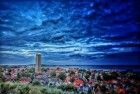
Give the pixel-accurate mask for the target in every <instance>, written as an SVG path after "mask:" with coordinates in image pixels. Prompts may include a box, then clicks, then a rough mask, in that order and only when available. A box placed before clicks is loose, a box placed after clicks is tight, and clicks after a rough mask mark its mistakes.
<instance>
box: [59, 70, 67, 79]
mask: <svg viewBox="0 0 140 94" xmlns="http://www.w3.org/2000/svg"><path fill="white" fill-rule="evenodd" d="M58 78H59V79H61V80H62V81H64V80H65V78H66V74H65V73H64V72H61V73H60V74H59V75H58Z"/></svg>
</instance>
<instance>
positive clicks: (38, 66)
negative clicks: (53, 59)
mask: <svg viewBox="0 0 140 94" xmlns="http://www.w3.org/2000/svg"><path fill="white" fill-rule="evenodd" d="M35 73H41V54H40V53H36V65H35Z"/></svg>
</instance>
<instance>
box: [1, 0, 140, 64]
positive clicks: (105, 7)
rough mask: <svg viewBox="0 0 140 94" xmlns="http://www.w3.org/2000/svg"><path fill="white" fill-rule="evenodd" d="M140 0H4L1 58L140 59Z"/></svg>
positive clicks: (66, 61)
mask: <svg viewBox="0 0 140 94" xmlns="http://www.w3.org/2000/svg"><path fill="white" fill-rule="evenodd" d="M138 1H139V0H46V1H45V0H44V1H43V0H9V1H8V0H2V1H1V2H0V64H33V63H34V62H35V60H34V57H35V53H37V52H39V53H41V54H42V62H43V63H45V64H67V65H68V64H82V65H83V64H86V65H87V64H93V65H94V64H96V65H98V64H113V65H114V64H140V59H139V57H140V40H139V39H138V38H139V37H140V29H139V26H140V18H139V16H140V13H139V11H138V9H139V2H138Z"/></svg>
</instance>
